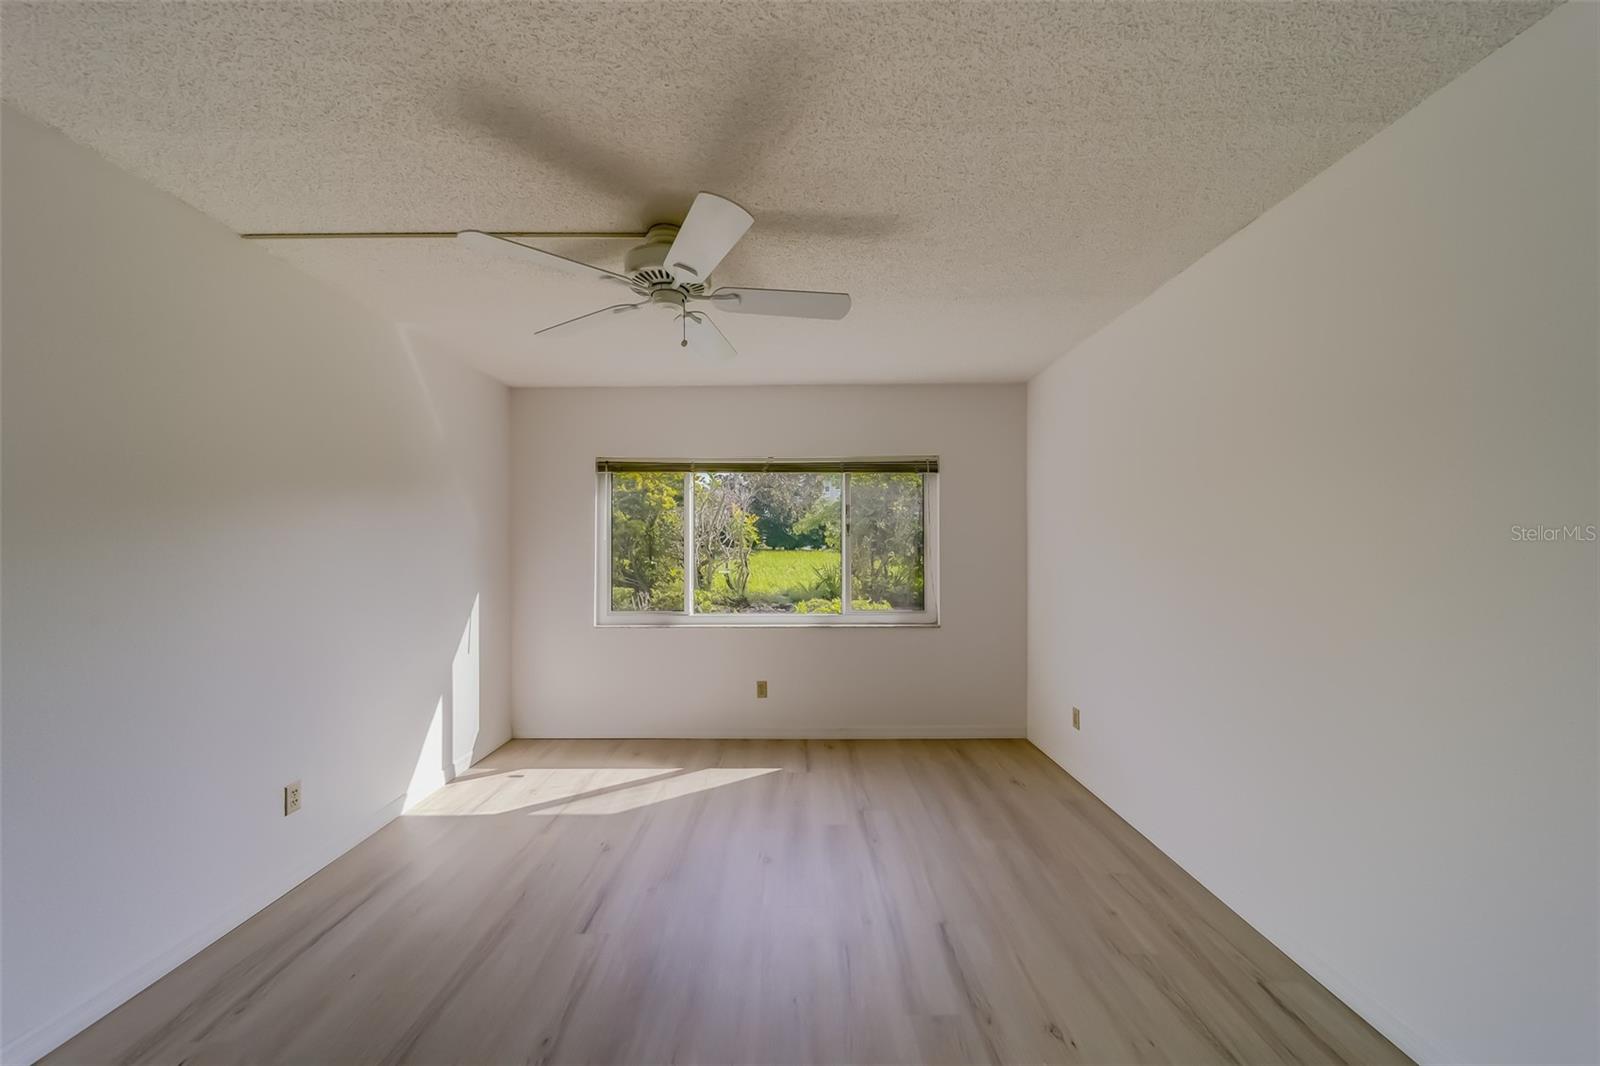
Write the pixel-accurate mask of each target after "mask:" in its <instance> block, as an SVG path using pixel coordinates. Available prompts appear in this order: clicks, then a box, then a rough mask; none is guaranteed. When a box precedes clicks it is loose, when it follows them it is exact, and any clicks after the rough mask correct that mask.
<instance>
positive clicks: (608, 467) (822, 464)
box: [594, 455, 939, 474]
mask: <svg viewBox="0 0 1600 1066" xmlns="http://www.w3.org/2000/svg"><path fill="white" fill-rule="evenodd" d="M594 468H595V470H596V471H597V472H599V473H608V472H609V473H640V472H645V471H650V472H673V471H677V472H681V471H685V470H690V471H696V472H698V471H707V472H716V473H724V472H726V473H741V474H780V473H785V474H834V473H846V474H937V473H938V472H939V457H938V456H930V455H914V456H906V455H899V456H887V457H882V458H858V459H596V460H595V462H594Z"/></svg>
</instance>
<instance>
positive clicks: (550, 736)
mask: <svg viewBox="0 0 1600 1066" xmlns="http://www.w3.org/2000/svg"><path fill="white" fill-rule="evenodd" d="M1026 736H1027V729H1026V727H1024V726H1020V725H1019V726H994V725H927V726H912V725H884V726H849V727H833V728H828V727H816V726H812V727H807V728H797V727H787V726H780V727H774V728H770V729H751V728H750V727H749V726H730V727H728V728H726V729H672V730H669V731H666V732H650V731H648V730H637V729H622V730H615V731H613V730H599V731H596V730H592V729H587V730H584V731H583V732H582V733H563V732H541V733H540V734H539V735H538V736H523V735H520V734H514V735H513V736H512V737H511V739H512V740H1021V739H1023V738H1025V737H1026Z"/></svg>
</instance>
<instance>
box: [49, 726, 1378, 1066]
mask: <svg viewBox="0 0 1600 1066" xmlns="http://www.w3.org/2000/svg"><path fill="white" fill-rule="evenodd" d="M48 1061H54V1062H63V1063H67V1062H71V1063H91V1062H92V1063H102V1062H163V1063H176V1062H183V1063H187V1064H196V1066H197V1064H200V1063H257V1064H259V1063H335V1062H337V1063H345V1062H351V1063H354V1062H382V1063H398V1062H419V1063H446V1062H450V1063H512V1062H516V1063H522V1062H534V1063H542V1062H592V1063H667V1062H672V1063H692V1062H707V1063H712V1062H715V1063H777V1062H796V1063H798V1062H810V1063H889V1062H897V1063H909V1062H926V1063H958V1062H1007V1063H1010V1062H1094V1063H1135V1062H1162V1063H1207V1062H1252V1063H1265V1062H1361V1063H1380V1062H1404V1061H1406V1059H1405V1058H1404V1056H1402V1055H1401V1054H1400V1053H1399V1052H1398V1051H1396V1050H1395V1049H1394V1048H1393V1047H1392V1046H1391V1045H1390V1044H1389V1043H1388V1042H1386V1041H1385V1040H1384V1039H1383V1038H1382V1037H1381V1036H1379V1035H1378V1034H1377V1033H1376V1032H1375V1031H1374V1030H1373V1029H1372V1028H1371V1027H1370V1026H1368V1025H1367V1024H1366V1023H1365V1022H1363V1021H1362V1020H1361V1019H1360V1018H1358V1017H1357V1016H1356V1015H1355V1014H1353V1013H1352V1012H1351V1011H1350V1010H1349V1009H1347V1008H1346V1007H1345V1006H1344V1005H1343V1004H1341V1003H1340V1002H1339V1001H1338V1000H1337V999H1335V998H1334V997H1333V996H1332V995H1331V994H1330V993H1329V992H1327V991H1326V990H1325V989H1323V988H1322V987H1321V986H1320V985H1318V984H1317V983H1316V982H1315V981H1313V980H1312V979H1311V978H1309V977H1308V976H1307V975H1306V974H1305V973H1304V972H1303V971H1302V970H1300V969H1299V967H1297V966H1296V965H1295V964H1294V963H1292V962H1291V961H1289V959H1288V958H1286V957H1285V956H1284V955H1283V954H1282V953H1281V952H1279V951H1278V950H1277V949H1276V948H1274V947H1273V946H1272V945H1271V944H1269V943H1268V942H1267V941H1266V940H1264V939H1263V938H1262V937H1261V936H1259V935H1258V934H1257V933H1255V932H1254V931H1253V930H1252V929H1251V928H1250V927H1249V926H1248V925H1246V924H1245V923H1244V922H1243V921H1241V920H1240V919H1239V918H1238V917H1237V916H1235V915H1234V914H1233V913H1232V912H1231V911H1229V910H1228V909H1227V908H1226V907H1224V906H1223V905H1222V904H1221V903H1219V902H1218V901H1217V900H1216V899H1214V898H1213V897H1212V896H1210V895H1209V894H1208V893H1207V892H1206V891H1205V890H1204V889H1202V888H1201V887H1200V886H1199V885H1198V884H1197V883H1196V882H1195V881H1194V880H1193V879H1191V878H1190V877H1188V876H1187V875H1186V874H1184V873H1183V871H1181V870H1180V869H1178V867H1177V866H1176V865H1174V864H1173V863H1172V862H1171V861H1170V860H1168V859H1167V858H1166V857H1165V856H1164V855H1162V854H1161V852H1159V851H1157V850H1156V849H1155V847H1153V846H1152V845H1151V844H1150V843H1149V842H1148V841H1146V840H1145V839H1144V838H1143V837H1141V836H1139V835H1138V834H1137V833H1136V832H1134V831H1133V830H1132V829H1130V828H1129V827H1128V826H1127V825H1126V824H1125V823H1123V822H1122V821H1121V820H1120V819H1118V818H1117V816H1116V815H1114V814H1112V813H1111V811H1110V810H1109V809H1107V808H1106V807H1105V806H1104V805H1103V804H1101V803H1100V802H1099V801H1098V800H1096V799H1095V798H1094V797H1093V796H1091V795H1090V794H1089V793H1088V792H1087V791H1086V790H1085V789H1084V788H1083V787H1082V786H1080V785H1079V784H1078V783H1077V782H1076V781H1074V780H1073V779H1072V778H1071V777H1069V776H1067V775H1066V774H1065V773H1063V772H1062V771H1061V770H1060V769H1059V768H1058V767H1056V766H1055V765H1054V764H1053V763H1051V762H1050V761H1049V760H1048V759H1046V758H1045V757H1044V755H1042V754H1041V753H1040V752H1039V751H1038V750H1037V749H1035V748H1034V747H1033V746H1032V745H1030V744H1028V743H1027V742H1026V741H1020V740H1019V741H988V740H960V741H837V740H823V741H706V740H696V741H513V742H511V743H510V744H507V745H506V746H505V747H503V748H501V749H500V750H499V751H497V752H495V753H494V754H493V755H492V756H490V757H489V758H488V759H487V760H485V761H484V762H483V763H480V764H479V765H478V766H477V767H475V768H474V769H473V770H472V771H471V772H470V775H469V776H467V777H465V778H463V779H461V780H459V781H457V782H455V783H453V784H451V785H449V786H448V787H446V788H444V789H442V790H441V791H439V792H438V793H435V794H434V796H432V797H430V798H429V799H428V800H427V801H425V802H424V803H423V804H422V805H421V806H420V807H419V808H417V809H416V810H415V811H414V812H413V813H411V814H408V815H406V816H403V817H401V818H399V819H397V820H395V821H394V822H393V823H391V824H390V825H388V826H387V827H385V828H384V829H383V830H381V831H380V832H378V833H377V834H375V835H374V836H373V837H371V838H370V839H368V840H367V841H366V842H365V843H363V844H361V845H360V846H359V847H357V848H356V849H354V850H353V851H351V852H350V853H349V854H347V855H345V856H343V857H342V858H340V859H339V860H338V861H336V862H334V863H333V864H332V865H330V866H328V867H327V868H326V869H324V870H322V871H321V872H320V873H318V874H317V875H316V876H314V877H312V878H311V879H309V880H308V881H306V882H305V883H303V884H301V885H300V886H299V887H298V888H296V889H294V891H292V892H290V893H289V894H287V895H286V896H284V897H283V898H282V899H280V900H278V901H277V902H276V903H274V904H273V905H272V906H270V907H268V908H267V909H266V910H264V911H262V912H261V913H260V914H258V915H256V916H255V917H254V918H252V919H250V921H248V922H246V923H245V924H244V925H242V926H240V927H239V928H238V929H236V930H234V931H233V932H232V933H230V934H228V935H227V936H226V937H224V938H223V939H222V940H220V941H218V942H217V943H216V944H213V945H212V946H211V947H210V948H208V949H206V950H205V951H204V952H202V953H201V954H200V955H198V956H196V957H195V958H194V959H192V960H190V961H189V962H188V963H186V964H185V965H183V966H182V967H180V968H179V969H177V970H175V971H174V972H173V973H171V974H169V975H168V976H167V977H165V978H163V979H162V980H161V981H159V982H157V983H156V984H155V985H154V986H152V987H151V988H150V989H148V990H146V991H145V992H144V993H142V994H141V995H139V996H138V997H136V998H135V999H133V1000H132V1001H131V1002H129V1003H127V1004H126V1005H124V1006H123V1007H121V1008H120V1009H118V1010H117V1011H115V1012H114V1013H112V1014H111V1015H109V1016H108V1017H107V1018H105V1019H104V1020H102V1021H101V1022H99V1023H98V1024H97V1025H95V1026H93V1027H92V1028H91V1029H89V1030H88V1031H87V1032H85V1033H83V1034H82V1035H80V1036H79V1037H77V1038H76V1039H74V1040H73V1041H71V1042H70V1043H68V1044H67V1045H65V1046H64V1047H63V1048H61V1049H60V1050H59V1051H57V1052H56V1053H55V1054H54V1055H53V1056H52V1057H51V1058H50V1060H48Z"/></svg>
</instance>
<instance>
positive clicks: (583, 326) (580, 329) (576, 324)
mask: <svg viewBox="0 0 1600 1066" xmlns="http://www.w3.org/2000/svg"><path fill="white" fill-rule="evenodd" d="M649 302H650V301H649V300H640V301H639V302H638V303H636V304H612V305H611V306H610V307H602V308H601V309H600V310H598V311H590V312H589V313H588V314H586V315H579V316H578V317H577V318H569V319H567V320H566V321H565V322H557V323H556V324H555V325H553V326H546V327H544V329H536V330H534V331H533V335H534V336H535V337H554V336H561V337H574V336H577V335H578V334H580V333H586V332H588V331H589V330H591V329H593V328H594V327H595V326H597V325H599V324H600V323H602V322H604V321H606V320H607V319H609V318H611V316H613V315H620V314H624V313H626V312H628V311H637V310H639V308H641V307H643V306H644V305H645V304H647V303H649Z"/></svg>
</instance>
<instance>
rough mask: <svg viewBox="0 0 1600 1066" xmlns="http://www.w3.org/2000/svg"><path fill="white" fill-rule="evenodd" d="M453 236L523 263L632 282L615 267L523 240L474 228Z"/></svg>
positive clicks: (604, 278) (626, 283)
mask: <svg viewBox="0 0 1600 1066" xmlns="http://www.w3.org/2000/svg"><path fill="white" fill-rule="evenodd" d="M456 240H458V241H460V242H461V243H462V244H465V245H467V246H468V247H470V248H476V249H477V250H478V251H480V252H489V253H491V254H493V255H504V256H509V257H511V258H512V259H519V260H521V261H522V262H524V263H537V264H538V265H539V266H544V267H554V268H555V269H557V270H563V271H566V272H567V273H568V274H576V275H578V276H579V277H585V278H595V279H598V280H601V281H620V282H622V284H624V285H628V286H630V287H631V286H632V284H633V283H632V282H630V281H629V280H628V279H627V278H625V277H623V276H622V275H621V274H618V273H616V272H615V271H611V270H606V269H604V268H602V267H597V266H590V265H589V264H588V263H580V262H578V261H577V260H576V259H568V258H567V257H566V256H564V255H557V254H556V253H554V252H546V251H544V250H543V249H540V248H532V247H529V246H528V245H526V244H518V243H517V242H516V241H508V240H506V239H505V238H504V237H494V236H491V235H489V234H487V233H479V232H478V231H477V230H470V229H469V230H466V231H465V232H463V233H458V234H456Z"/></svg>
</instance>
